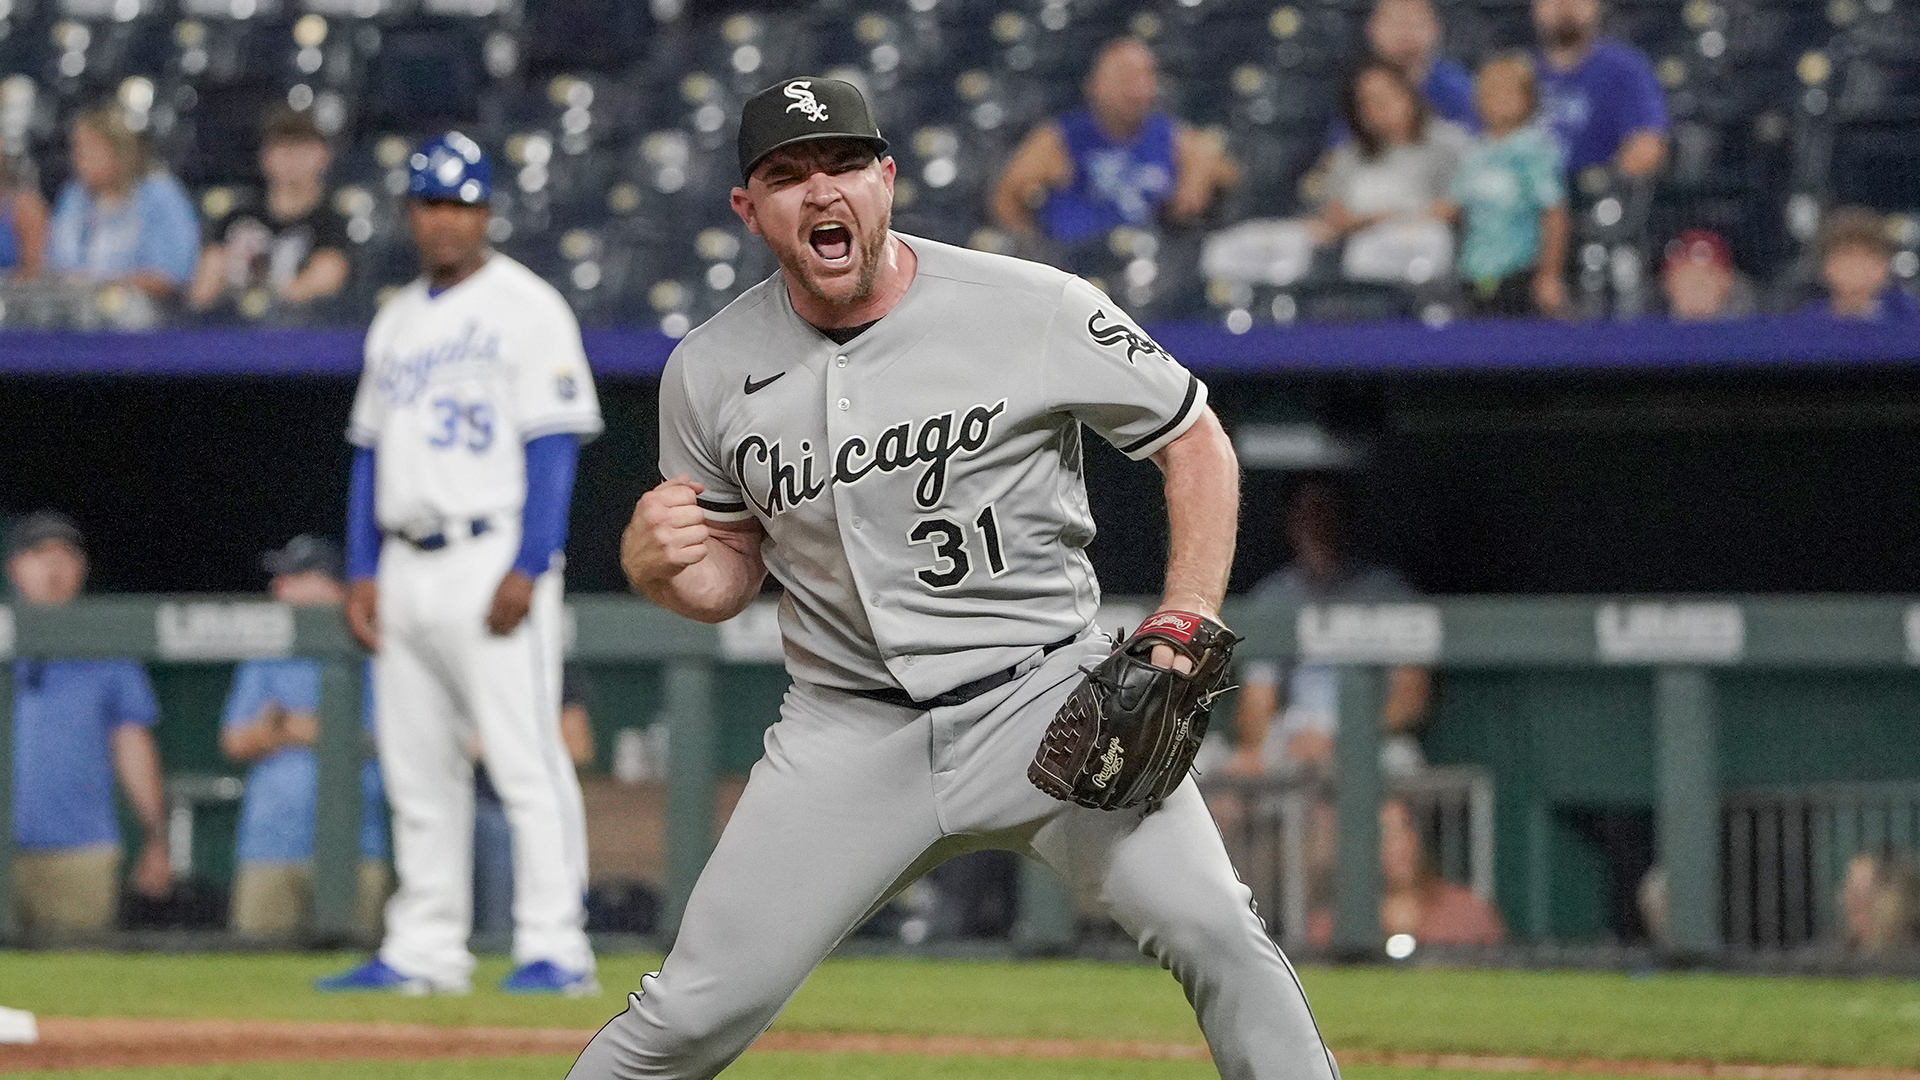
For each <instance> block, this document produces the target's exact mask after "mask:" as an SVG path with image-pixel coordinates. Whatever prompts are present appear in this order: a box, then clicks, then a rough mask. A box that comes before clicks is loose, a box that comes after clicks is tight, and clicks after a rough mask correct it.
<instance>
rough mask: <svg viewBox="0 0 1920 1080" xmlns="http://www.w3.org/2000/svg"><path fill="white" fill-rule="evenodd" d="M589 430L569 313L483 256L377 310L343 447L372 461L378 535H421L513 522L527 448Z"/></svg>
mask: <svg viewBox="0 0 1920 1080" xmlns="http://www.w3.org/2000/svg"><path fill="white" fill-rule="evenodd" d="M600 428H601V422H600V406H599V400H598V398H597V396H596V395H595V393H594V386H593V373H592V371H591V370H590V369H589V368H588V366H587V358H586V353H585V351H584V350H583V349H582V348H581V344H580V327H579V324H578V323H577V322H575V321H574V317H573V312H572V311H571V310H569V309H568V307H567V303H566V301H565V300H564V299H563V298H562V297H561V296H560V294H559V293H558V292H556V291H555V290H554V289H553V287H552V286H550V285H548V284H547V283H546V282H544V281H541V280H540V279H539V278H538V277H537V276H535V275H534V274H533V272H532V271H530V270H528V269H527V268H526V267H524V266H521V265H520V264H519V263H517V262H514V261H513V260H512V259H509V258H507V257H506V256H504V255H499V254H494V255H491V256H489V257H488V259H487V262H486V265H484V266H482V267H481V268H480V269H479V270H478V271H476V272H475V273H474V274H473V276H472V277H469V278H468V279H467V280H465V281H463V282H461V283H460V284H458V285H456V286H454V287H453V288H451V289H448V290H446V291H445V292H442V293H441V294H440V295H438V296H433V295H429V293H428V292H427V289H426V286H425V283H424V282H420V281H416V282H414V283H413V284H411V285H408V286H407V287H406V288H404V289H402V290H401V291H400V292H399V294H397V295H396V296H395V297H394V298H393V299H392V300H390V301H388V302H387V304H386V305H385V306H383V307H382V308H381V309H380V313H379V314H378V315H376V316H375V317H374V320H373V325H372V326H371V327H370V328H369V329H368V331H367V342H366V364H365V368H364V370H363V371H362V373H361V377H360V389H359V392H358V394H357V395H356V396H355V398H354V404H353V417H352V420H351V422H350V424H349V427H348V432H347V438H348V440H349V441H351V442H353V443H354V444H356V445H359V446H370V447H375V448H377V449H378V451H379V459H378V464H379V474H378V477H377V482H376V489H377V494H376V499H375V502H376V511H377V513H378V516H379V518H380V524H381V527H382V528H384V529H387V530H389V531H407V532H415V531H420V530H425V531H427V532H432V531H435V530H437V529H439V528H442V527H444V525H445V524H446V523H448V522H453V521H460V520H465V519H470V518H475V517H481V516H490V515H515V514H518V513H519V511H520V507H521V504H522V503H524V502H525V501H526V459H525V455H524V452H523V449H522V448H523V446H524V445H525V443H526V442H527V440H529V439H535V438H539V437H540V436H542V435H553V434H559V433H561V432H572V433H574V434H577V435H581V436H583V437H591V436H593V435H596V434H598V433H599V431H600Z"/></svg>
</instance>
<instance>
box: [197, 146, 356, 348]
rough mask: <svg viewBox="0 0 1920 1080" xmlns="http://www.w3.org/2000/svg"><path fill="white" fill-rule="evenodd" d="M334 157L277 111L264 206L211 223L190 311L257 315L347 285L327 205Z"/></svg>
mask: <svg viewBox="0 0 1920 1080" xmlns="http://www.w3.org/2000/svg"><path fill="white" fill-rule="evenodd" d="M332 161H333V151H332V150H331V149H330V148H328V146H327V140H326V137H325V136H323V135H321V134H320V129H319V128H317V127H315V126H314V124H313V120H312V119H311V118H310V117H309V116H308V115H307V114H306V113H301V112H295V111H293V110H292V109H281V110H279V111H277V112H275V113H274V114H273V115H272V116H271V117H270V118H268V120H267V124H266V130H265V132H264V137H263V139H262V142H261V146H260V171H261V172H262V173H263V174H265V175H266V178H267V199H266V205H265V206H264V207H262V206H246V207H236V208H235V209H233V210H231V211H229V212H228V213H227V214H225V215H223V216H222V217H221V218H220V219H219V220H217V221H215V222H213V223H212V225H211V227H210V228H209V229H208V230H207V246H206V248H205V249H204V250H203V251H201V253H200V266H199V268H198V269H197V270H196V271H195V272H194V276H193V289H192V291H191V292H190V294H189V296H188V300H189V303H190V304H191V305H192V306H193V309H194V310H196V311H206V310H208V309H210V308H212V307H214V306H215V305H216V304H219V303H220V302H221V301H223V300H224V301H227V302H229V303H234V304H237V306H238V307H239V309H240V313H241V314H243V315H247V316H249V317H258V316H259V315H260V314H262V313H263V312H264V311H266V309H267V307H268V306H269V305H270V304H272V303H275V302H277V303H279V304H282V305H288V306H294V307H298V306H301V305H306V304H310V303H312V302H314V301H316V300H324V299H326V298H327V297H330V296H333V295H334V294H336V293H338V292H339V291H340V288H341V286H343V285H345V284H346V282H347V256H346V250H347V224H346V221H345V220H343V219H342V218H341V216H340V214H339V213H338V212H337V211H335V210H334V208H333V207H332V206H330V205H329V204H328V203H327V199H326V194H327V189H326V178H327V166H328V165H329V164H331V162H332Z"/></svg>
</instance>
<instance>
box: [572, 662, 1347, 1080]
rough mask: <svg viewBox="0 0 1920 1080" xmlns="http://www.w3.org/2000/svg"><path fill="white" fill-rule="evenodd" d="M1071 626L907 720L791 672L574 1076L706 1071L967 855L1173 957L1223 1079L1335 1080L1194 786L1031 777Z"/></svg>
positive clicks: (1064, 680)
mask: <svg viewBox="0 0 1920 1080" xmlns="http://www.w3.org/2000/svg"><path fill="white" fill-rule="evenodd" d="M1108 647H1109V644H1108V642H1107V641H1106V640H1105V639H1104V638H1102V637H1100V636H1097V635H1096V636H1092V637H1087V638H1083V639H1081V640H1080V641H1078V642H1076V643H1074V644H1072V645H1068V646H1066V647H1065V648H1062V649H1059V650H1057V651H1056V652H1054V653H1052V654H1051V655H1049V656H1046V657H1044V658H1040V657H1036V658H1035V660H1034V661H1030V663H1033V664H1034V669H1033V670H1031V671H1029V672H1028V673H1027V674H1025V675H1024V676H1023V677H1021V678H1019V679H1016V680H1014V681H1013V682H1011V683H1009V684H1008V685H1006V686H1004V687H1001V688H999V689H997V690H994V691H991V692H989V693H987V694H983V695H981V696H980V697H978V698H975V699H974V700H972V701H970V702H967V703H966V704H965V705H960V706H956V707H953V708H942V709H934V710H932V711H931V712H924V713H921V712H914V711H911V710H907V709H903V708H899V707H896V706H892V705H886V704H882V703H880V702H875V701H870V700H868V699H866V698H862V697H858V696H855V695H852V694H847V693H844V692H841V691H837V690H829V689H824V688H820V687H816V686H810V685H806V684H798V683H797V684H795V685H794V687H793V689H792V690H790V691H789V692H788V694H787V697H786V700H785V702H784V703H783V705H782V707H781V719H780V722H779V723H778V724H775V725H774V726H772V727H771V728H769V729H767V736H766V756H765V757H763V758H762V759H761V760H760V762H759V763H758V764H756V765H755V766H754V767H753V773H752V775H751V777H750V778H749V780H748V782H747V787H746V791H745V792H744V794H742V796H741V798H740V802H739V805H738V806H737V807H736V808H735V810H734V813H733V817H732V818H731V819H730V820H729V821H728V822H727V827H726V830H725V832H724V833H723V834H722V835H721V837H720V842H719V844H718V845H717V846H716V847H715V849H714V852H713V857H712V858H711V859H710V860H708V862H707V866H706V869H705V870H704V871H703V872H702V873H701V875H700V880H699V882H698V883H697V884H696V885H695V886H694V889H693V894H692V897H691V898H690V899H689V900H688V902H687V909H686V914H685V916H684V918H683V919H682V922H681V926H680V934H679V937H678V938H677V939H676V940H675V941H674V944H673V950H672V952H670V953H669V954H668V956H667V958H666V960H665V962H664V963H662V964H661V967H660V971H659V972H658V973H655V974H651V975H647V976H644V977H643V978H642V979H641V988H640V991H639V992H638V993H635V994H631V995H629V996H628V999H627V1009H626V1011H625V1012H623V1013H621V1014H620V1015H619V1016H616V1017H615V1018H614V1019H613V1020H612V1021H611V1022H609V1023H608V1024H607V1026H606V1027H604V1028H602V1029H601V1030H600V1033H599V1034H598V1035H596V1036H594V1039H593V1042H592V1043H591V1044H589V1045H588V1046H587V1048H586V1050H585V1051H584V1052H583V1053H582V1054H581V1055H580V1058H579V1060H578V1061H577V1062H576V1063H575V1064H574V1066H573V1069H572V1071H571V1072H569V1073H568V1080H616V1078H618V1080H638V1078H641V1077H647V1078H654V1077H660V1078H674V1080H694V1078H702V1080H704V1078H707V1077H712V1076H714V1075H716V1074H718V1073H719V1072H720V1071H721V1070H722V1069H724V1068H726V1067H727V1065H728V1064H730V1063H731V1062H732V1061H733V1060H734V1059H735V1058H736V1057H738V1056H739V1055H740V1054H741V1053H742V1052H743V1051H745V1050H746V1049H747V1047H748V1045H749V1044H751V1043H752V1042H753V1040H754V1039H756V1038H758V1037H759V1036H760V1034H761V1033H762V1032H764V1031H766V1030H767V1028H768V1027H769V1026H771V1025H772V1023H773V1020H774V1017H775V1016H777V1015H778V1014H779V1012H780V1010H781V1008H783V1007H784V1006H785V1005H786V1003H787V1001H788V999H789V998H791V997H792V996H793V994H794V992H795V991H796V990H798V989H799V988H800V984H801V983H802V982H803V981H804V980H805V979H806V977H807V975H808V974H809V973H810V972H812V971H813V969H814V967H815V966H817V965H818V964H819V963H820V961H821V960H822V959H824V958H825V957H826V956H827V954H828V953H830V952H832V951H833V949H834V947H835V946H836V945H838V944H839V943H840V941H841V939H842V938H844V937H846V936H847V935H848V934H849V933H851V932H852V931H853V930H854V929H855V928H856V927H858V926H859V925H860V924H861V923H862V922H864V921H865V920H866V918H867V917H868V916H869V915H870V914H872V913H873V912H874V911H876V910H878V909H879V908H880V907H881V906H882V905H883V904H885V903H886V901H887V900H888V899H890V898H891V897H892V896H893V895H894V894H895V893H897V892H899V891H900V890H901V889H903V888H905V887H906V886H907V885H909V884H911V883H912V882H913V881H914V880H915V879H916V878H918V877H919V876H920V875H922V874H924V873H926V872H927V871H928V870H930V869H932V868H933V867H935V866H937V865H939V864H940V863H941V862H944V861H945V860H946V859H948V858H951V857H952V856H954V855H956V854H959V853H961V852H965V851H970V850H977V849H980V848H989V847H997V848H1006V849H1010V850H1013V851H1018V852H1021V853H1023V854H1025V855H1028V856H1030V857H1033V858H1037V859H1039V860H1040V861H1042V862H1044V863H1045V864H1046V865H1048V866H1050V867H1052V868H1053V869H1054V870H1055V871H1056V872H1058V873H1059V874H1060V875H1061V876H1062V877H1063V878H1064V879H1065V880H1066V881H1067V882H1068V883H1069V884H1070V885H1071V886H1072V887H1073V888H1074V890H1075V892H1076V893H1077V894H1078V895H1080V896H1081V897H1082V898H1084V899H1088V900H1091V901H1093V902H1094V903H1095V904H1097V905H1098V906H1099V907H1100V908H1101V909H1102V910H1104V911H1106V912H1108V913H1109V914H1111V915H1112V917H1113V918H1114V920H1115V921H1117V922H1118V923H1119V924H1120V926H1121V927H1123V928H1124V929H1125V930H1126V931H1127V932H1128V933H1129V934H1131V935H1133V937H1134V939H1135V940H1136V941H1138V942H1139V943H1140V949H1141V951H1142V952H1143V953H1145V954H1146V955H1148V956H1150V957H1153V958H1154V959H1156V960H1158V961H1159V962H1160V964H1161V966H1162V967H1164V968H1167V969H1168V970H1170V971H1172V972H1173V974H1174V977H1175V978H1177V979H1179V980H1180V984H1181V986H1183V987H1184V988H1185V990H1186V994H1187V1000H1188V1001H1190V1002H1192V1003H1193V1007H1194V1011H1195V1012H1196V1013H1197V1014H1198V1016H1199V1020H1200V1028H1201V1030H1202V1031H1203V1032H1204V1033H1205V1035H1206V1039H1207V1045H1208V1046H1209V1047H1210V1048H1211V1049H1212V1052H1213V1058H1214V1062H1215V1064H1216V1065H1217V1067H1218V1068H1219V1070H1220V1075H1221V1076H1222V1077H1225V1078H1227V1080H1338V1076H1339V1073H1338V1070H1337V1069H1336V1068H1335V1066H1334V1063H1333V1059H1332V1056H1331V1055H1330V1054H1329V1053H1328V1052H1327V1050H1326V1047H1325V1045H1324V1044H1323V1043H1322V1042H1321V1040H1320V1034H1319V1031H1318V1030H1317V1029H1316V1028H1315V1026H1314V1021H1313V1016H1312V1014H1311V1013H1310V1012H1309V1011H1308V1008H1307V1001H1306V996H1305V994H1304V993H1303V992H1302V991H1301V988H1300V984H1299V981H1298V980H1297V979H1296V978H1295V977H1294V973H1293V969H1292V967H1291V966H1290V965H1289V964H1288V963H1287V961H1286V958H1285V957H1283V956H1282V955H1281V954H1280V950H1279V949H1278V948H1277V947H1276V946H1275V945H1274V944H1273V942H1272V941H1271V940H1270V939H1269V938H1268V937H1267V935H1266V932H1265V930H1264V928H1263V927H1262V926H1261V925H1260V920H1259V919H1258V918H1257V917H1256V916H1255V915H1254V913H1253V908H1252V904H1251V895H1250V893H1249V892H1248V890H1247V888H1246V886H1244V885H1242V884H1241V883H1240V881H1239V879H1238V878H1237V877H1236V876H1235V874H1234V871H1233V867H1232V865H1231V864H1230V863H1229V862H1228V861H1227V855H1226V850H1225V848H1224V847H1223V846H1222V844H1221V841H1220V833H1219V831H1218V829H1216V828H1215V826H1214V824H1213V820H1212V818H1211V816H1210V815H1209V814H1208V813H1207V809H1206V806H1205V804H1204V802H1203V801H1202V799H1201V797H1200V793H1199V791H1198V789H1197V788H1195V786H1194V784H1193V782H1192V780H1188V781H1187V783H1185V784H1184V785H1182V786H1181V787H1180V788H1179V790H1177V791H1176V792H1174V795H1173V797H1172V798H1170V799H1168V800H1167V801H1166V803H1165V804H1164V805H1162V806H1161V807H1160V808H1159V809H1158V810H1156V811H1154V812H1153V813H1151V814H1145V813H1142V811H1141V810H1139V809H1134V810H1123V811H1118V812H1103V811H1098V810H1088V809H1085V808H1083V807H1079V806H1075V805H1072V804H1069V803H1063V802H1059V801H1057V800H1055V799H1052V798H1050V797H1048V796H1047V795H1045V794H1043V793H1041V792H1040V791H1039V790H1037V789H1036V788H1034V786H1033V785H1032V784H1031V783H1029V782H1028V781H1027V777H1026V769H1027V764H1028V763H1029V762H1030V761H1032V759H1033V752H1034V749H1035V748H1036V747H1038V746H1039V744H1040V736H1041V733H1042V732H1044V731H1045V730H1046V726H1047V724H1048V722H1049V721H1050V720H1051V719H1052V717H1053V714H1054V712H1055V711H1056V710H1057V709H1058V708H1059V707H1060V704H1061V702H1062V701H1063V700H1064V699H1065V698H1066V696H1067V694H1068V693H1069V692H1071V691H1072V689H1073V687H1074V686H1075V685H1076V684H1077V683H1078V682H1079V680H1080V678H1081V674H1080V668H1081V666H1082V665H1083V664H1090V663H1091V662H1093V661H1096V660H1098V659H1099V658H1100V657H1102V656H1104V655H1105V654H1106V651H1107V649H1108Z"/></svg>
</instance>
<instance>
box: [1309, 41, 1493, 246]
mask: <svg viewBox="0 0 1920 1080" xmlns="http://www.w3.org/2000/svg"><path fill="white" fill-rule="evenodd" d="M1341 101H1342V106H1343V108H1344V110H1345V113H1346V117H1347V124H1348V126H1349V127H1350V128H1351V129H1352V131H1353V139H1352V140H1351V141H1349V142H1348V143H1346V144H1345V145H1343V146H1341V147H1339V148H1338V149H1336V150H1334V152H1333V155H1332V157H1331V158H1330V160H1329V163H1328V166H1327V178H1326V195H1327V197H1326V202H1325V204H1324V205H1323V206H1322V208H1321V211H1320V214H1319V216H1318V217H1317V218H1316V219H1314V221H1313V222H1312V223H1311V227H1312V229H1313V232H1314V238H1315V240H1317V241H1318V242H1319V243H1322V244H1327V243H1332V242H1333V241H1336V240H1340V239H1347V241H1348V243H1347V246H1346V252H1345V256H1344V269H1345V272H1346V274H1347V276H1348V277H1353V278H1367V279H1381V280H1408V281H1415V282H1418V281H1424V280H1427V279H1430V278H1432V277H1435V276H1437V275H1439V274H1441V273H1443V272H1444V271H1445V269H1446V268H1447V267H1448V266H1450V265H1451V264H1452V262H1453V234H1452V229H1451V227H1450V226H1449V225H1448V224H1447V222H1446V221H1445V220H1444V219H1443V218H1442V217H1441V216H1440V215H1441V214H1442V213H1443V211H1444V207H1445V204H1446V203H1445V200H1446V198H1447V193H1448V191H1449V190H1450V188H1451V186H1452V184H1453V175H1454V171H1455V170H1456V169H1457V168H1459V166H1460V159H1461V158H1462V157H1463V156H1465V154H1466V152H1467V147H1468V146H1469V145H1470V144H1471V142H1472V136H1470V135H1468V134H1467V133H1466V131H1465V130H1464V129H1463V128H1461V127H1460V126H1459V125H1458V124H1454V123H1452V122H1451V121H1447V120H1442V119H1440V118H1438V117H1436V116H1434V115H1432V113H1431V112H1430V111H1429V110H1428V109H1427V104H1426V102H1425V101H1423V100H1421V98H1420V95H1419V94H1418V93H1417V92H1416V91H1415V90H1414V88H1413V86H1412V85H1411V84H1409V83H1408V82H1407V80H1406V77H1405V76H1404V75H1402V74H1401V73H1400V69H1399V68H1396V67H1394V66H1393V65H1392V64H1388V63H1386V62H1384V61H1380V60H1369V61H1367V62H1366V63H1364V64H1362V65H1361V66H1360V69H1359V70H1358V71H1356V72H1354V74H1353V77H1352V78H1351V79H1349V80H1348V82H1347V84H1346V89H1345V93H1344V95H1343V96H1342V99H1341Z"/></svg>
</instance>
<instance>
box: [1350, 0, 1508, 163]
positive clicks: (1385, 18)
mask: <svg viewBox="0 0 1920 1080" xmlns="http://www.w3.org/2000/svg"><path fill="white" fill-rule="evenodd" d="M1366 34H1367V48H1368V50H1369V51H1370V52H1371V53H1372V55H1373V57H1374V58H1375V59H1377V60H1382V61H1385V62H1386V63H1388V64H1391V65H1393V66H1394V67H1396V68H1398V69H1399V70H1400V75H1401V77H1402V78H1404V79H1406V81H1407V83H1408V85H1411V86H1415V87H1418V88H1419V90H1420V96H1421V97H1422V98H1423V99H1424V100H1425V101H1426V103H1427V108H1428V109H1430V110H1432V111H1433V113H1434V114H1435V115H1437V116H1440V117H1442V118H1444V119H1447V120H1451V121H1453V122H1454V123H1456V124H1458V125H1460V126H1461V127H1462V128H1465V129H1466V130H1468V131H1479V130H1480V117H1479V114H1478V113H1477V112H1475V111H1474V102H1473V76H1471V75H1468V74H1467V69H1466V68H1463V67H1461V66H1460V65H1459V64H1456V63H1454V62H1453V61H1452V60H1450V59H1448V58H1446V57H1444V56H1441V55H1440V54H1439V48H1440V37H1441V35H1440V19H1439V17H1438V16H1436V15H1435V14H1434V11H1433V3H1432V0H1378V2H1377V3H1375V4H1374V5H1373V13H1372V14H1371V15H1369V16H1368V17H1367V26H1366ZM1351 137H1352V129H1351V128H1349V127H1348V126H1347V123H1346V121H1345V120H1344V119H1336V120H1335V121H1334V125H1333V138H1332V139H1331V140H1330V141H1331V142H1332V144H1333V145H1335V146H1338V145H1340V144H1341V143H1344V142H1346V141H1347V140H1348V139H1349V138H1351Z"/></svg>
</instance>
